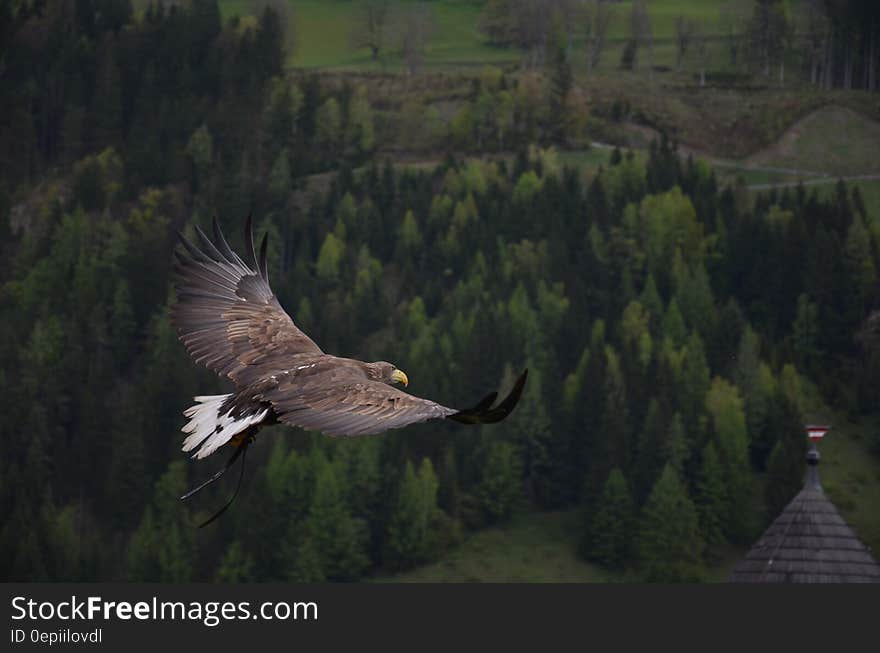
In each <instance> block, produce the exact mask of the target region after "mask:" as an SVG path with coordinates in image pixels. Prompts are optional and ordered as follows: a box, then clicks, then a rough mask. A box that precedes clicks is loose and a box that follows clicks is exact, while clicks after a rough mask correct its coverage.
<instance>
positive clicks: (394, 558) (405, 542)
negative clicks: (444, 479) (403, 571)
mask: <svg viewBox="0 0 880 653" xmlns="http://www.w3.org/2000/svg"><path fill="white" fill-rule="evenodd" d="M439 512H440V509H439V508H438V507H437V477H436V476H435V475H434V468H433V466H432V465H431V461H430V460H429V459H427V458H425V459H423V460H422V464H421V466H420V467H419V472H418V474H416V472H415V469H414V468H413V466H412V463H411V462H409V461H407V463H406V467H405V468H404V471H403V477H402V478H401V480H400V485H399V488H398V493H397V501H396V505H395V508H394V512H393V513H392V515H391V520H390V522H389V524H388V538H387V540H386V549H387V558H386V560H387V561H388V562H389V563H391V564H392V565H393V566H396V567H407V566H410V565H414V564H419V563H422V562H426V561H427V560H430V559H431V558H432V557H433V556H434V555H435V553H436V545H437V537H436V533H435V532H434V526H435V523H436V521H437V519H438V517H439V514H438V513H439Z"/></svg>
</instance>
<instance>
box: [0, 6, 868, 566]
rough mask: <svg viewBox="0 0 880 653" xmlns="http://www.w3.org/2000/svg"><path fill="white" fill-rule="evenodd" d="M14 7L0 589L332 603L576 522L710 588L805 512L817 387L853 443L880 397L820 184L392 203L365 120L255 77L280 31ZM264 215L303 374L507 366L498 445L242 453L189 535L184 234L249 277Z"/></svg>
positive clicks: (693, 176)
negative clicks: (791, 501) (244, 464)
mask: <svg viewBox="0 0 880 653" xmlns="http://www.w3.org/2000/svg"><path fill="white" fill-rule="evenodd" d="M98 5H100V6H101V7H102V10H101V12H96V11H94V9H95V7H97V6H98ZM22 7H23V8H22V9H21V10H20V11H18V13H17V14H15V16H14V17H13V20H12V23H11V25H12V27H11V28H10V27H9V26H8V24H6V27H4V29H6V30H8V31H7V33H8V34H11V37H10V38H9V39H8V40H6V39H5V40H4V41H3V43H4V46H3V47H4V51H3V54H2V57H3V59H2V61H3V67H2V72H0V97H2V102H3V106H4V107H7V106H8V107H11V109H12V110H11V111H10V113H9V114H7V115H8V116H9V117H10V120H9V121H8V122H7V123H4V125H3V127H2V129H0V133H2V136H0V139H2V147H0V152H2V156H3V160H2V161H0V178H2V179H3V181H4V183H5V184H6V185H5V187H3V188H2V189H0V191H2V192H0V231H2V234H3V239H2V247H3V255H4V258H5V259H6V261H7V264H6V265H5V266H4V267H3V271H2V273H0V274H2V277H0V282H2V286H0V318H2V319H0V360H2V361H3V364H2V366H0V402H2V403H0V413H2V414H3V415H4V419H3V421H2V423H0V510H2V512H3V514H4V515H5V517H4V520H3V524H2V530H0V577H2V578H4V579H33V580H37V579H63V580H84V579H126V580H166V581H175V580H210V579H218V580H226V581H234V580H321V579H330V580H349V579H356V578H360V577H363V576H364V575H366V574H370V573H373V572H376V571H377V570H381V569H386V570H392V569H400V568H404V567H406V566H410V565H415V564H419V563H422V562H425V561H428V560H431V559H434V558H436V557H437V556H438V555H439V554H440V553H441V552H442V551H443V550H444V549H445V548H447V547H448V546H450V544H452V543H454V542H456V541H457V540H458V539H459V538H460V537H461V534H462V533H463V532H464V531H465V530H466V529H476V528H480V527H482V526H484V525H487V524H492V523H497V522H499V521H503V520H506V519H509V518H510V516H511V515H512V514H513V513H515V512H516V511H517V510H521V509H523V508H524V507H531V508H540V509H550V508H559V507H573V506H579V510H580V513H581V514H582V515H583V535H582V542H581V550H582V552H583V554H584V555H585V556H586V557H587V558H590V559H593V560H596V561H597V562H599V563H600V564H603V565H607V566H609V567H612V568H622V567H628V568H633V569H636V570H639V572H640V573H643V574H644V577H645V578H649V579H656V580H677V579H692V578H699V577H700V573H701V570H702V566H703V565H704V564H705V563H706V562H711V561H712V560H713V556H715V555H716V554H717V551H718V547H719V546H721V545H723V544H724V543H725V542H747V541H749V540H750V538H753V537H754V536H755V535H756V533H757V532H758V529H759V528H760V527H761V525H762V524H763V523H764V522H765V521H766V519H767V518H768V515H772V514H774V512H775V511H776V510H777V509H778V507H779V506H780V505H781V504H782V503H784V501H786V500H787V499H788V498H789V497H790V496H791V495H792V493H793V492H794V491H795V490H796V489H797V487H798V486H799V480H800V479H799V475H800V469H801V468H800V466H799V463H798V462H795V463H793V461H800V460H801V459H802V448H803V446H804V444H803V441H804V438H803V437H802V433H801V423H802V417H801V414H802V411H803V408H804V406H803V401H804V400H803V397H804V395H805V391H804V390H805V388H806V386H807V384H810V383H811V382H812V383H815V384H817V385H818V387H819V390H820V391H821V392H822V393H823V395H824V396H825V397H826V398H828V399H829V400H831V401H832V402H834V403H835V404H836V405H838V406H841V407H843V408H845V409H847V410H850V411H852V412H854V413H857V412H859V411H862V410H865V409H867V408H868V400H869V398H870V397H872V396H876V393H877V391H878V389H880V339H878V338H877V337H876V333H875V332H874V331H872V330H871V329H870V326H871V320H870V319H868V316H869V314H870V311H871V310H872V309H874V308H876V306H877V301H878V297H877V281H878V268H877V266H878V249H877V246H878V233H877V230H876V227H875V226H874V225H872V224H870V223H869V221H868V217H867V215H866V213H865V210H864V207H863V206H862V203H861V200H860V198H859V196H858V194H857V192H855V191H854V192H852V193H851V192H850V191H849V190H848V189H847V188H846V187H845V186H844V185H842V184H841V185H840V186H839V187H838V189H837V192H836V193H834V194H832V195H831V196H830V197H827V198H820V197H817V195H816V194H815V193H807V192H806V191H805V190H804V189H794V190H791V191H785V192H782V193H771V194H768V195H764V196H761V197H759V198H758V200H757V202H755V203H754V204H753V203H752V202H751V200H750V198H749V197H748V196H747V195H746V194H745V192H744V190H742V189H737V188H725V189H721V188H718V186H717V184H716V180H715V178H714V176H713V174H712V172H711V171H710V170H709V169H707V168H706V167H704V166H702V165H698V164H695V163H693V162H692V161H682V160H681V159H680V157H679V156H678V155H677V153H676V151H675V148H674V146H673V145H672V144H670V143H669V142H667V141H666V140H663V141H662V142H660V143H655V144H654V145H653V146H652V148H651V150H650V151H649V153H648V158H647V160H646V161H645V162H640V161H638V160H636V158H635V157H633V156H632V155H624V156H620V155H619V153H618V155H617V156H615V157H614V158H613V164H612V165H610V166H609V167H608V168H607V169H605V170H602V171H600V172H599V173H598V174H596V175H594V176H591V177H589V178H585V177H584V176H582V175H581V174H580V173H579V172H578V171H576V170H574V169H570V168H567V167H562V166H560V164H559V163H558V161H557V158H556V156H555V155H554V153H553V151H552V150H546V149H539V148H531V149H526V148H522V149H521V151H520V153H519V154H518V155H517V156H516V157H514V158H511V159H503V158H500V159H499V160H497V161H495V162H478V161H465V160H461V159H456V158H455V157H452V156H450V157H449V158H448V159H447V161H446V162H444V163H443V164H442V165H440V166H437V167H436V168H434V169H433V170H419V169H408V168H402V167H397V168H396V167H394V166H392V165H391V164H390V163H389V162H387V161H385V162H383V161H378V160H376V158H375V157H373V156H371V152H372V147H373V144H372V143H371V138H372V136H371V129H372V123H371V118H370V112H369V107H368V106H366V105H365V102H364V101H363V98H362V96H360V95H359V92H358V90H357V89H354V88H350V87H347V86H343V87H334V88H329V87H325V86H322V85H321V84H319V83H318V82H317V81H316V80H315V79H313V78H310V79H305V80H300V81H298V82H296V83H293V82H291V81H290V80H287V79H285V78H283V77H281V76H280V75H279V74H278V73H279V72H280V65H281V64H280V62H281V57H282V52H281V49H280V44H278V43H277V41H273V37H272V35H273V34H276V32H277V28H276V27H273V25H274V24H275V20H276V19H277V17H275V18H274V19H273V15H274V14H273V12H272V11H271V10H267V11H266V12H265V13H264V14H263V16H262V18H261V20H260V21H259V23H258V24H257V26H256V27H255V28H251V27H243V26H242V25H241V24H239V23H238V22H236V21H232V22H230V23H228V24H226V25H221V23H220V20H219V14H218V13H217V11H216V5H215V3H213V2H210V1H194V2H192V3H191V5H190V6H189V8H188V9H179V8H171V9H168V10H165V9H162V8H156V7H151V8H150V9H149V10H148V11H147V12H146V13H145V14H144V15H143V16H142V17H138V18H134V17H132V14H131V12H130V10H129V9H128V3H127V2H124V1H114V0H104V1H103V2H101V1H99V0H93V2H85V1H84V2H77V3H47V4H45V5H44V4H43V3H39V2H37V3H25V4H23V5H22ZM74 9H81V11H79V10H77V11H74ZM97 15H100V16H101V20H95V16H97ZM255 30H256V31H255ZM273 43H275V45H273ZM25 62H30V63H27V64H26V63H25ZM34 62H36V63H34ZM72 62H76V63H72ZM65 66H70V68H65ZM195 71H198V73H197V74H196V72H195ZM331 164H332V165H336V164H338V165H339V169H338V171H336V172H333V173H331V174H322V175H318V176H314V177H310V178H308V180H310V181H308V180H307V178H306V177H305V175H306V174H307V173H310V172H317V171H321V170H326V169H327V168H328V167H329V166H330V165H331ZM307 181H308V183H307ZM251 210H252V211H253V212H254V214H255V216H257V217H258V220H257V222H258V224H259V226H260V228H261V229H263V230H268V231H269V233H270V234H271V240H270V251H269V257H270V279H271V280H272V284H273V287H274V288H275V290H276V292H277V293H278V295H279V298H280V300H281V303H282V305H284V306H285V307H287V309H288V310H289V311H290V312H291V314H292V315H293V316H294V317H295V319H296V320H297V321H298V323H299V324H300V325H301V326H302V327H303V328H304V329H305V330H306V331H307V332H308V333H310V334H312V335H313V336H314V337H315V339H316V340H317V341H318V343H319V344H320V345H321V346H322V347H323V348H324V349H325V350H327V351H330V352H333V353H338V354H341V355H351V356H355V357H359V358H364V359H369V360H377V359H384V360H390V361H393V362H395V363H396V364H397V365H399V366H400V367H401V368H402V369H404V370H406V371H407V373H408V375H409V378H410V380H411V386H410V391H412V392H414V393H416V394H419V395H422V396H429V397H434V398H437V399H439V400H440V401H442V402H444V403H446V404H448V405H453V406H456V405H458V406H464V405H468V404H470V403H471V402H473V401H474V400H475V399H477V398H479V397H481V396H482V395H483V393H485V392H486V391H487V390H488V389H491V388H495V387H497V386H498V385H499V384H501V385H509V383H510V382H511V380H512V378H513V373H514V371H516V370H519V369H520V368H522V367H524V366H528V367H529V368H530V370H531V374H530V378H529V383H528V386H527V388H526V393H525V395H524V398H523V400H522V403H521V404H520V406H519V407H518V409H517V411H516V413H515V414H514V415H513V416H512V417H511V418H510V419H509V420H508V421H506V422H505V423H503V424H501V425H498V426H495V427H492V428H485V429H483V430H472V429H465V428H461V427H459V428H452V427H451V426H448V425H446V424H443V423H439V424H427V425H422V426H419V427H413V428H409V429H406V430H405V431H403V432H393V433H389V434H386V435H383V436H381V437H377V438H365V439H360V440H330V439H327V438H322V437H320V436H313V435H307V434H304V433H302V432H299V431H295V430H293V429H287V428H280V427H278V428H275V429H273V430H272V431H264V432H263V433H262V434H261V435H260V437H259V439H258V443H257V446H256V447H254V448H252V454H253V455H252V457H251V460H250V461H249V470H248V474H249V477H248V478H247V479H246V481H245V488H244V490H243V492H242V496H241V497H240V498H239V502H238V503H237V504H236V506H235V507H234V509H233V510H232V511H231V512H230V513H229V514H228V515H227V516H225V517H224V518H223V519H221V520H220V521H219V522H217V523H216V524H215V525H212V526H211V527H209V528H208V529H205V530H202V531H199V530H196V529H195V527H194V524H196V523H197V517H199V516H205V515H207V514H208V512H209V511H211V509H213V508H214V507H216V505H218V504H219V503H220V502H221V501H222V500H223V499H224V498H225V493H226V492H227V491H228V489H229V488H228V487H218V488H213V489H211V490H210V491H209V492H208V493H207V494H206V496H200V497H199V498H198V499H197V500H196V505H195V508H194V509H193V508H190V507H189V506H185V505H183V504H181V502H180V501H179V500H178V497H179V496H180V495H181V494H182V493H183V492H184V491H185V489H186V488H187V487H189V486H191V485H192V484H193V483H194V482H196V481H197V480H199V479H201V478H202V477H205V476H207V475H208V474H209V473H211V472H213V471H214V469H215V467H217V466H219V465H220V464H222V460H210V461H209V462H207V463H194V462H191V461H189V460H187V459H186V458H185V457H184V455H183V454H181V452H180V451H179V447H180V442H181V439H182V434H181V433H180V431H179V429H180V427H181V426H182V424H183V422H184V420H183V418H182V416H181V414H180V413H181V411H182V410H183V409H184V408H186V407H187V406H188V405H189V404H190V403H191V401H192V399H191V398H192V396H193V395H195V394H209V393H212V392H217V391H220V390H221V389H222V387H223V386H222V384H221V382H220V381H219V380H217V379H215V378H213V376H212V375H211V374H209V373H208V372H207V371H205V370H201V369H197V368H196V367H195V366H194V365H193V364H192V363H191V361H190V360H189V358H188V356H187V355H186V353H185V351H184V349H183V347H182V346H181V345H180V344H179V343H178V342H177V338H176V335H175V333H174V331H173V329H172V328H171V327H170V325H169V321H168V307H169V305H170V304H171V303H172V302H173V301H174V297H173V291H172V290H171V283H170V281H171V279H170V263H171V251H172V248H173V246H174V236H173V234H174V229H175V228H178V229H181V230H184V231H186V230H189V229H191V225H192V224H197V223H201V224H204V223H205V222H206V221H207V219H208V217H209V216H210V214H211V213H212V212H214V211H216V212H217V213H218V214H219V215H220V216H221V220H222V222H223V224H224V226H225V228H226V229H227V232H229V233H230V234H234V235H235V236H236V238H235V239H234V242H233V244H234V245H238V247H239V248H240V246H241V239H240V236H238V233H239V231H240V226H241V223H242V221H243V217H244V215H245V214H246V213H247V212H248V211H251ZM866 320H867V322H866ZM865 325H866V326H865ZM857 333H861V334H862V336H863V337H861V338H857V337H856V334H857ZM872 335H873V336H874V337H872ZM820 371H821V374H820ZM194 513H195V514H194Z"/></svg>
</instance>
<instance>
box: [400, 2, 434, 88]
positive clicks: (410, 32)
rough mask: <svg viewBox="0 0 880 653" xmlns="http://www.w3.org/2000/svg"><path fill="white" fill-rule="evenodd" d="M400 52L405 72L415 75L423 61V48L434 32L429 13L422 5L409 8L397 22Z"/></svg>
mask: <svg viewBox="0 0 880 653" xmlns="http://www.w3.org/2000/svg"><path fill="white" fill-rule="evenodd" d="M399 25H400V50H401V52H402V54H403V61H404V63H405V64H406V69H407V72H408V73H409V74H410V75H415V74H416V73H417V72H418V71H419V69H420V68H421V67H422V64H423V63H424V61H425V47H426V46H427V45H428V41H429V40H430V38H431V34H432V32H433V31H434V22H433V19H432V16H431V11H430V9H429V8H428V7H426V6H424V5H416V6H414V7H410V8H409V9H407V10H406V12H405V13H404V14H403V16H402V17H401V19H400V20H399Z"/></svg>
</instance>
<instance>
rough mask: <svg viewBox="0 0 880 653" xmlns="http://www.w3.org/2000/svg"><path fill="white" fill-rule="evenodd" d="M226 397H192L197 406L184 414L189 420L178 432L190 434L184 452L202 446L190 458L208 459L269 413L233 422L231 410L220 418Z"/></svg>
mask: <svg viewBox="0 0 880 653" xmlns="http://www.w3.org/2000/svg"><path fill="white" fill-rule="evenodd" d="M229 396H230V395H203V396H200V397H194V399H195V400H196V401H197V402H198V403H197V404H196V405H195V406H190V407H189V408H187V409H186V410H185V411H183V414H184V416H185V417H189V418H190V421H189V422H188V423H187V424H186V426H184V427H183V428H182V429H181V430H182V431H183V432H184V433H189V434H190V435H188V436H187V437H186V439H185V440H184V441H183V450H184V451H187V452H188V451H192V450H193V449H195V448H196V447H198V446H199V444H201V445H202V446H200V447H199V449H198V451H196V453H194V454H193V458H204V457H205V456H210V455H211V454H212V453H214V452H215V451H217V449H219V448H220V447H222V446H223V445H224V444H226V443H227V442H229V441H230V440H231V439H232V438H233V437H234V436H235V435H238V434H239V433H241V432H242V431H244V430H245V429H246V428H248V427H249V426H251V425H253V424H258V423H259V422H261V421H263V418H264V417H265V416H266V413H268V412H269V410H268V409H266V410H262V411H260V412H259V413H255V414H253V415H250V416H248V417H242V418H240V419H238V420H236V419H234V418H233V417H232V416H231V415H230V414H229V413H230V412H231V410H232V409H231V408H230V409H229V410H228V411H227V412H226V413H225V414H223V415H220V407H221V406H222V405H223V402H224V401H226V399H227V398H228V397H229Z"/></svg>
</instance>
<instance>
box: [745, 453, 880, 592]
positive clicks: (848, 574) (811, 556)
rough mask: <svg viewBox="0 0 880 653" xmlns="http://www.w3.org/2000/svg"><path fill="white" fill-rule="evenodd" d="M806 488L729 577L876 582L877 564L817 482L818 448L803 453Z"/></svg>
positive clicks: (753, 580) (879, 578)
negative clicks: (805, 468) (805, 464)
mask: <svg viewBox="0 0 880 653" xmlns="http://www.w3.org/2000/svg"><path fill="white" fill-rule="evenodd" d="M807 462H808V463H809V466H808V468H807V474H806V479H805V483H804V489H803V490H801V491H800V492H799V493H798V494H797V496H795V498H794V499H792V500H791V503H789V504H788V506H787V507H786V508H785V510H783V511H782V514H780V515H779V516H778V517H777V518H776V519H775V520H774V522H773V523H772V524H771V525H770V527H769V528H768V529H767V530H766V531H765V532H764V534H763V535H762V536H761V538H760V539H759V540H758V542H757V544H755V545H754V546H753V547H752V548H751V550H750V551H749V552H748V553H747V554H746V556H745V558H743V559H742V560H740V561H739V563H738V564H737V565H736V567H735V568H734V570H733V573H732V574H731V576H730V579H729V580H730V582H733V583H880V564H878V563H877V561H876V560H874V558H873V556H872V555H871V552H870V550H869V549H868V547H866V546H865V545H864V544H863V543H862V542H861V541H860V540H859V538H858V537H856V534H855V533H854V532H853V530H852V529H851V528H850V527H849V526H848V525H847V523H846V521H844V519H843V517H841V516H840V513H839V512H837V508H835V507H834V504H833V503H831V501H830V500H829V499H828V497H827V496H825V492H824V491H823V490H822V486H821V485H820V484H819V474H818V462H819V454H818V451H816V450H815V448H813V449H812V450H811V451H810V452H809V454H808V457H807Z"/></svg>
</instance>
